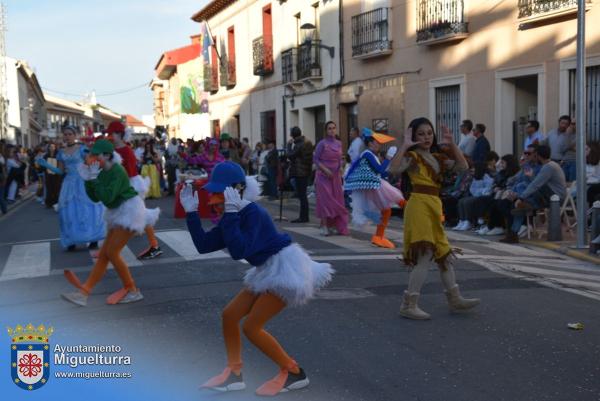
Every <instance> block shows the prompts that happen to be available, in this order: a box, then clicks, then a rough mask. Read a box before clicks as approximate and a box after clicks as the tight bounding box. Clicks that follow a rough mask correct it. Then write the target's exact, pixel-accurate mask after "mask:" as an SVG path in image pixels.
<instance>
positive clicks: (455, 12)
mask: <svg viewBox="0 0 600 401" xmlns="http://www.w3.org/2000/svg"><path fill="white" fill-rule="evenodd" d="M468 25H469V23H468V22H466V21H465V12H464V0H418V2H417V42H418V43H419V42H421V43H422V42H434V41H435V42H438V41H445V40H448V39H453V38H457V39H459V38H463V37H465V36H466V34H468V32H469V31H468Z"/></svg>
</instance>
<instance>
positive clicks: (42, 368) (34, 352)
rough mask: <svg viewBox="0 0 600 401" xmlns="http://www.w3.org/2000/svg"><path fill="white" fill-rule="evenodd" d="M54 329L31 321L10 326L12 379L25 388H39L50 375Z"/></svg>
mask: <svg viewBox="0 0 600 401" xmlns="http://www.w3.org/2000/svg"><path fill="white" fill-rule="evenodd" d="M53 332H54V329H53V328H52V327H49V328H46V327H45V326H44V325H43V324H42V325H39V326H38V327H35V326H34V325H32V324H31V323H29V324H28V325H27V326H25V327H23V326H21V325H17V327H15V328H14V330H13V329H12V328H11V327H9V328H8V335H9V336H10V337H11V345H10V351H11V358H10V359H11V369H10V371H11V376H12V381H13V383H15V384H16V385H17V386H19V387H21V388H22V389H24V390H37V389H38V388H40V387H42V386H43V385H44V384H46V383H47V382H48V378H49V377H50V344H49V343H48V338H49V337H50V336H51V335H52V333H53Z"/></svg>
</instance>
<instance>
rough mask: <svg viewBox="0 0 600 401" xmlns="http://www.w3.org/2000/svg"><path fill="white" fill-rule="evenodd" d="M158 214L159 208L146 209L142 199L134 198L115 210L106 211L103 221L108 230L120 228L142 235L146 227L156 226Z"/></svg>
mask: <svg viewBox="0 0 600 401" xmlns="http://www.w3.org/2000/svg"><path fill="white" fill-rule="evenodd" d="M159 213H160V209H159V208H156V209H146V206H144V201H143V200H142V198H140V197H139V196H135V197H133V198H130V199H127V200H126V201H125V202H123V203H122V204H121V205H120V206H119V207H117V208H115V209H106V211H105V213H104V219H105V220H106V225H107V226H108V228H111V227H120V228H125V229H127V230H131V231H135V232H136V233H137V234H142V233H143V232H144V228H145V227H146V226H147V225H150V226H153V225H154V224H156V221H157V220H158V215H159Z"/></svg>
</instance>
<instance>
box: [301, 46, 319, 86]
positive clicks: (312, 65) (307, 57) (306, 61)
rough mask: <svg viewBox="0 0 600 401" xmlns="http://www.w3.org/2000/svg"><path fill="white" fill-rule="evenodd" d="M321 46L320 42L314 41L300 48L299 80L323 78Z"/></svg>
mask: <svg viewBox="0 0 600 401" xmlns="http://www.w3.org/2000/svg"><path fill="white" fill-rule="evenodd" d="M320 45H321V41H320V40H312V41H309V42H305V43H303V44H301V45H300V46H298V66H297V74H298V79H304V78H311V77H320V76H321V56H320V53H321V49H320Z"/></svg>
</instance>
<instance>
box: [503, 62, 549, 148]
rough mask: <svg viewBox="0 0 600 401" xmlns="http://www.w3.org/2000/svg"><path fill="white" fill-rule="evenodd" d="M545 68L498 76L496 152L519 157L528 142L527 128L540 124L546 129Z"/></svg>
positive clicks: (516, 71) (522, 69) (506, 72)
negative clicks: (534, 121) (544, 124)
mask: <svg viewBox="0 0 600 401" xmlns="http://www.w3.org/2000/svg"><path fill="white" fill-rule="evenodd" d="M544 80H545V71H544V67H543V66H534V67H525V68H519V69H510V70H504V71H501V72H497V73H496V94H495V96H496V106H495V108H496V111H495V119H496V121H495V132H493V135H494V146H493V149H494V150H495V151H496V152H497V153H498V154H499V155H501V156H502V155H503V154H507V153H512V154H514V155H515V156H516V157H519V156H520V155H521V154H522V152H523V145H524V142H525V135H526V134H525V126H526V125H527V122H528V121H529V120H537V121H539V123H540V129H543V122H544V104H545V99H544V97H545V94H544V92H545V90H544V89H545V82H544Z"/></svg>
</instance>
